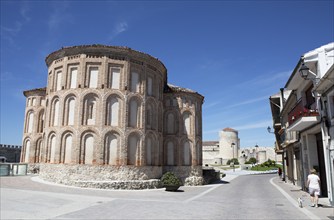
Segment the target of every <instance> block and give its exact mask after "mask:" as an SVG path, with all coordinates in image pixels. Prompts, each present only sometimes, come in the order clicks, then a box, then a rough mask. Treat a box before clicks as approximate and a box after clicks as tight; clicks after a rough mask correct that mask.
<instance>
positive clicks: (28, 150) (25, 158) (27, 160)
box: [24, 140, 30, 163]
mask: <svg viewBox="0 0 334 220" xmlns="http://www.w3.org/2000/svg"><path fill="white" fill-rule="evenodd" d="M29 154H30V140H27V141H26V146H25V154H24V162H26V163H29Z"/></svg>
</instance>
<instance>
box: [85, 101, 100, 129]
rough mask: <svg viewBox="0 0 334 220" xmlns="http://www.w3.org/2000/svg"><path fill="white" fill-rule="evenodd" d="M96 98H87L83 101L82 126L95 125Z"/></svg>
mask: <svg viewBox="0 0 334 220" xmlns="http://www.w3.org/2000/svg"><path fill="white" fill-rule="evenodd" d="M96 105H97V98H96V97H95V96H92V95H90V96H88V97H87V98H85V100H84V110H83V112H84V114H83V125H95V121H96Z"/></svg>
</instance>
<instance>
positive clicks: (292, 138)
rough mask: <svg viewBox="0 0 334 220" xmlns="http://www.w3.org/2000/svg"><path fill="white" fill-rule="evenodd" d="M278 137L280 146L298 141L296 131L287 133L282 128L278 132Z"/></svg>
mask: <svg viewBox="0 0 334 220" xmlns="http://www.w3.org/2000/svg"><path fill="white" fill-rule="evenodd" d="M279 135H280V144H281V146H285V145H288V144H290V143H293V142H296V141H297V140H298V134H297V132H296V131H287V130H286V129H284V128H283V129H281V130H280V131H279Z"/></svg>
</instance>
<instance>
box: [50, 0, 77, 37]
mask: <svg viewBox="0 0 334 220" xmlns="http://www.w3.org/2000/svg"><path fill="white" fill-rule="evenodd" d="M53 7H54V10H53V11H52V12H51V13H50V16H49V19H48V21H47V23H48V27H49V30H50V31H56V30H57V29H58V27H59V26H61V24H62V23H64V22H71V21H72V17H71V16H70V14H69V13H66V10H67V8H68V7H69V3H68V2H66V1H64V2H57V4H55V5H54V6H53Z"/></svg>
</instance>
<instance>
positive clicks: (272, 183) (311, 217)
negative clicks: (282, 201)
mask: <svg viewBox="0 0 334 220" xmlns="http://www.w3.org/2000/svg"><path fill="white" fill-rule="evenodd" d="M274 178H277V177H273V178H271V179H270V183H271V185H273V186H275V187H276V188H277V189H278V190H279V191H280V192H281V193H282V194H283V196H285V198H287V199H288V200H289V201H290V202H291V203H292V205H294V206H295V207H296V208H297V209H298V210H300V211H301V212H303V213H304V214H305V215H306V216H307V217H309V218H310V219H321V218H319V217H318V216H316V215H314V214H313V213H312V212H310V211H309V210H307V209H305V208H303V209H301V208H299V206H298V204H297V201H296V200H295V199H293V198H292V197H291V196H290V195H289V194H288V193H286V192H285V191H284V190H283V189H281V187H279V186H278V185H276V184H275V183H274V181H273V179H274Z"/></svg>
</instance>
